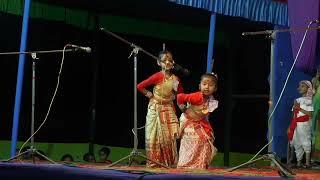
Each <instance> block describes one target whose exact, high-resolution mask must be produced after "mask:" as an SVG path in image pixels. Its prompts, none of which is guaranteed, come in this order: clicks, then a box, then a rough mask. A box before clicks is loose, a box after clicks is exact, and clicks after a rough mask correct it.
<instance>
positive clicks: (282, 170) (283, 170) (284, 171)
mask: <svg viewBox="0 0 320 180" xmlns="http://www.w3.org/2000/svg"><path fill="white" fill-rule="evenodd" d="M313 23H319V21H318V20H317V21H310V22H309V24H308V26H307V28H292V29H278V30H265V31H256V32H243V33H242V35H243V36H248V35H267V38H269V39H271V57H270V58H271V62H270V74H271V75H270V82H271V83H270V86H271V88H270V89H271V90H270V96H271V97H272V94H273V93H274V92H275V91H274V84H273V82H274V72H273V65H274V58H273V57H274V41H275V36H276V33H279V32H299V31H305V33H304V36H303V39H302V41H301V44H300V47H299V50H298V52H297V55H296V57H295V59H294V62H293V65H292V67H291V69H290V72H289V74H288V76H287V79H286V82H285V85H284V87H283V89H282V91H281V93H280V95H279V99H278V100H277V103H276V104H275V106H273V108H272V111H271V113H270V115H269V119H268V126H271V123H272V121H271V122H270V120H271V118H272V116H273V113H274V111H275V109H276V108H277V106H278V104H279V102H280V99H281V97H282V94H283V92H284V89H285V87H286V84H287V82H288V79H289V77H290V75H291V72H292V69H293V67H294V65H295V63H296V61H297V59H298V56H299V54H300V50H301V48H302V45H303V43H304V40H305V37H306V35H307V32H308V30H318V29H320V26H317V27H310V26H311V24H313ZM272 101H273V100H272ZM269 138H271V140H270V141H269V143H268V144H267V145H269V146H268V151H269V152H271V153H268V154H265V155H262V157H260V158H257V159H254V158H255V156H257V155H258V154H259V153H260V152H261V151H262V150H263V149H264V148H262V149H261V150H260V151H259V152H258V153H257V154H256V155H255V156H254V157H253V158H252V159H250V160H249V161H248V162H245V163H243V164H240V165H239V166H236V167H233V168H229V169H227V171H228V172H231V171H234V170H236V169H239V168H241V167H243V166H246V165H249V164H252V163H255V162H256V161H259V160H262V159H263V160H269V161H271V162H272V163H273V165H275V166H277V168H278V173H279V175H280V176H283V177H293V176H294V175H295V173H294V172H293V171H292V170H291V169H289V168H288V167H286V166H285V165H283V164H282V163H281V162H280V161H279V160H278V159H276V157H275V154H274V153H273V152H272V147H271V143H272V141H273V135H272V131H271V130H270V128H269ZM267 145H266V146H267ZM266 146H265V147H266Z"/></svg>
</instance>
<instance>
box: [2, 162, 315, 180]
mask: <svg viewBox="0 0 320 180" xmlns="http://www.w3.org/2000/svg"><path fill="white" fill-rule="evenodd" d="M294 173H295V174H296V175H295V176H294V177H295V178H296V179H308V180H314V179H320V171H319V170H306V169H298V170H294ZM0 179H10V180H17V179H33V180H38V179H39V180H40V179H47V180H64V179H68V180H73V179H77V180H79V179H86V180H101V179H217V180H222V179H257V180H260V179H266V180H267V179H285V178H281V177H280V176H279V174H278V172H277V169H275V168H271V167H264V168H241V169H237V170H235V171H233V172H227V171H226V169H224V168H216V167H211V168H209V169H208V170H201V171H199V170H181V169H162V168H159V169H148V168H145V167H143V166H129V167H128V166H115V167H111V168H108V167H107V166H106V165H102V164H76V163H74V164H69V165H67V164H66V165H65V164H47V163H46V162H43V163H35V164H34V163H32V162H12V163H11V162H10V163H0Z"/></svg>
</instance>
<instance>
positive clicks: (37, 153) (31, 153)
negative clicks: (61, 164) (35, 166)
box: [1, 148, 57, 164]
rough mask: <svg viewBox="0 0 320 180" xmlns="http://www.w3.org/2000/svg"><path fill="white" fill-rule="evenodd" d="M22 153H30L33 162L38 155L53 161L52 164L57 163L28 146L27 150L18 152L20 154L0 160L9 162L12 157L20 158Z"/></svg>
mask: <svg viewBox="0 0 320 180" xmlns="http://www.w3.org/2000/svg"><path fill="white" fill-rule="evenodd" d="M23 155H30V157H31V158H32V161H33V163H35V162H36V161H35V156H36V155H38V156H40V157H42V158H43V159H45V160H47V161H49V162H51V163H53V164H57V163H56V162H54V161H53V160H51V159H50V158H48V157H47V156H45V155H43V154H41V153H40V152H38V151H37V150H36V149H34V148H30V149H28V150H26V151H24V152H22V153H20V154H17V155H16V156H14V157H12V158H10V159H7V160H3V161H1V162H10V161H12V160H14V159H19V158H20V157H21V156H23Z"/></svg>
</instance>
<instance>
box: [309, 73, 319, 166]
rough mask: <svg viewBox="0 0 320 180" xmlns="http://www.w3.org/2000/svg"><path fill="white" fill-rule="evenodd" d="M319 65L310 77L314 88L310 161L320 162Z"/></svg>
mask: <svg viewBox="0 0 320 180" xmlns="http://www.w3.org/2000/svg"><path fill="white" fill-rule="evenodd" d="M319 85H320V67H318V70H317V73H316V75H315V77H314V78H312V86H313V89H314V92H315V94H314V96H313V102H312V103H313V110H314V112H313V114H312V158H311V159H312V161H314V162H320V121H319V119H320V116H319V115H320V88H319V87H320V86H319Z"/></svg>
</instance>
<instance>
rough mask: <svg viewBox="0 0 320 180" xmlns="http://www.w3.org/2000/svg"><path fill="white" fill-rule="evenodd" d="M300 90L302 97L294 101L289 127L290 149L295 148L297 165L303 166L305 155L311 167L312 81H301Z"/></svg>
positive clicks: (307, 163) (307, 165) (308, 165)
mask: <svg viewBox="0 0 320 180" xmlns="http://www.w3.org/2000/svg"><path fill="white" fill-rule="evenodd" d="M298 91H299V93H300V94H301V97H300V98H298V99H296V100H295V101H294V105H293V108H292V109H293V118H292V120H291V123H290V126H289V128H288V131H287V133H288V139H289V143H290V149H291V151H292V149H294V152H295V155H296V158H297V167H301V165H302V164H301V163H302V162H301V161H302V158H303V155H304V154H305V157H306V164H305V165H306V167H310V155H311V116H312V112H313V106H312V96H313V89H312V84H311V82H310V81H307V80H304V81H301V82H300V83H299V87H298Z"/></svg>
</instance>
